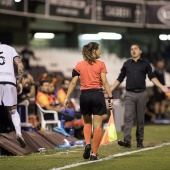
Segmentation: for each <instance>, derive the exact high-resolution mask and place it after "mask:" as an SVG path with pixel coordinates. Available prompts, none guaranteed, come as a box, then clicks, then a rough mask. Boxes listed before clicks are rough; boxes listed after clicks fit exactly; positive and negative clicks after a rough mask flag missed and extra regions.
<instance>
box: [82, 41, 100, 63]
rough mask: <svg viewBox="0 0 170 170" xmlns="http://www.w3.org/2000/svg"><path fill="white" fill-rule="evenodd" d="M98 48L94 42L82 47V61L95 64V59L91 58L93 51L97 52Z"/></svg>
mask: <svg viewBox="0 0 170 170" xmlns="http://www.w3.org/2000/svg"><path fill="white" fill-rule="evenodd" d="M98 48H99V44H98V43H96V42H90V43H88V44H86V45H84V46H83V50H82V55H83V58H84V60H86V61H87V62H88V63H89V64H92V63H93V62H95V60H96V58H94V57H93V56H92V53H93V50H97V49H98Z"/></svg>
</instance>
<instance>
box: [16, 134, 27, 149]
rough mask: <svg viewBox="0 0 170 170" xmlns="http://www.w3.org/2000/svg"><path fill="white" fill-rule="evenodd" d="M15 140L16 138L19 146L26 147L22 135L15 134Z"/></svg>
mask: <svg viewBox="0 0 170 170" xmlns="http://www.w3.org/2000/svg"><path fill="white" fill-rule="evenodd" d="M17 140H18V142H19V144H20V147H21V148H25V147H26V142H25V140H24V139H23V137H22V136H17Z"/></svg>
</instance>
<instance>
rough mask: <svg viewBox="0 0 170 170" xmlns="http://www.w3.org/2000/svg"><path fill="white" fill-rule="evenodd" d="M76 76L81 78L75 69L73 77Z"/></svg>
mask: <svg viewBox="0 0 170 170" xmlns="http://www.w3.org/2000/svg"><path fill="white" fill-rule="evenodd" d="M75 76H80V74H79V73H78V72H77V71H76V70H75V69H73V71H72V77H75Z"/></svg>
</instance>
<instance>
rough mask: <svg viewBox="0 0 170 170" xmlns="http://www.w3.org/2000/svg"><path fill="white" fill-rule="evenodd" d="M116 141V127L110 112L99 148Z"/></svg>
mask: <svg viewBox="0 0 170 170" xmlns="http://www.w3.org/2000/svg"><path fill="white" fill-rule="evenodd" d="M115 140H117V133H116V126H115V124H114V118H113V112H112V110H110V118H109V121H108V124H107V128H106V130H105V132H104V135H103V138H102V140H101V142H100V146H102V145H105V144H107V143H109V142H113V141H115Z"/></svg>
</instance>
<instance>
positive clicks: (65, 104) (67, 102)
mask: <svg viewBox="0 0 170 170" xmlns="http://www.w3.org/2000/svg"><path fill="white" fill-rule="evenodd" d="M69 102H70V101H69V100H68V99H65V100H64V108H65V109H67V107H68V106H69Z"/></svg>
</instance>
